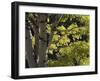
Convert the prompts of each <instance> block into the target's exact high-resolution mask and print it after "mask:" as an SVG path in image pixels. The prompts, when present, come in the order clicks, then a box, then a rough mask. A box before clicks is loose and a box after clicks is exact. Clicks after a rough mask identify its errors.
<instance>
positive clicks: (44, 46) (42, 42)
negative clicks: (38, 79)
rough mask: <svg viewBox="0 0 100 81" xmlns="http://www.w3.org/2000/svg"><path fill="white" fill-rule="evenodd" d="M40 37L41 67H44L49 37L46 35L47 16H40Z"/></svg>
mask: <svg viewBox="0 0 100 81" xmlns="http://www.w3.org/2000/svg"><path fill="white" fill-rule="evenodd" d="M39 18H40V19H39V21H40V23H39V36H40V38H41V39H40V40H39V50H38V51H39V54H38V55H39V56H38V57H39V62H38V64H39V67H44V66H46V49H47V41H46V40H47V35H46V31H45V30H46V23H45V22H46V19H47V16H46V15H40V17H39Z"/></svg>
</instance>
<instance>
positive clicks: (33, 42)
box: [32, 36, 35, 48]
mask: <svg viewBox="0 0 100 81" xmlns="http://www.w3.org/2000/svg"><path fill="white" fill-rule="evenodd" d="M34 45H35V37H34V36H32V47H33V48H34Z"/></svg>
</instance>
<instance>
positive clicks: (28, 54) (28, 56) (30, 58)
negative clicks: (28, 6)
mask: <svg viewBox="0 0 100 81" xmlns="http://www.w3.org/2000/svg"><path fill="white" fill-rule="evenodd" d="M25 37H26V40H25V53H26V54H25V55H26V56H25V57H26V61H27V62H28V66H29V67H30V68H32V67H36V63H35V60H34V57H33V49H32V34H31V30H30V26H28V25H27V24H26V29H25Z"/></svg>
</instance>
